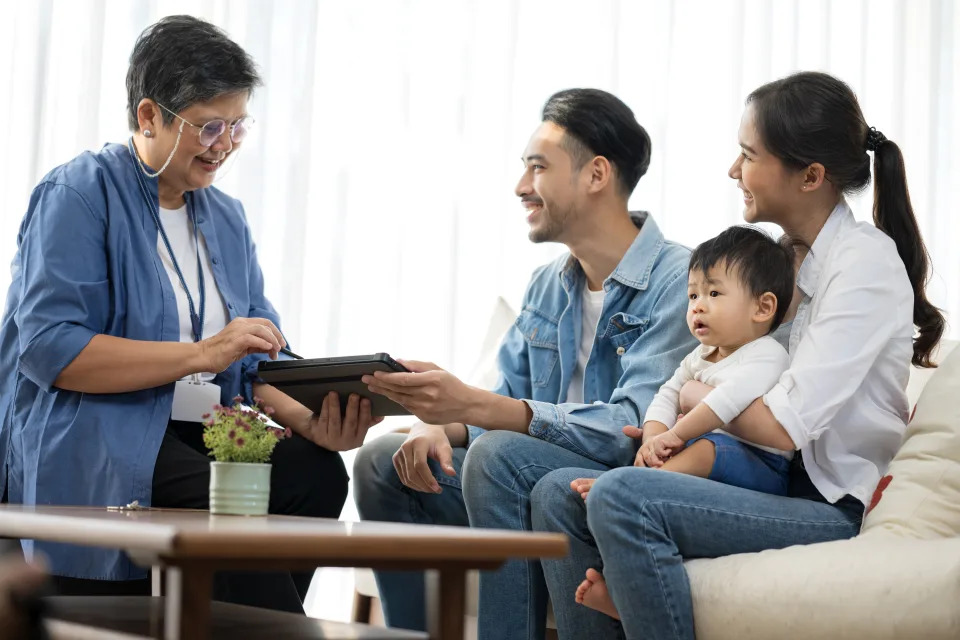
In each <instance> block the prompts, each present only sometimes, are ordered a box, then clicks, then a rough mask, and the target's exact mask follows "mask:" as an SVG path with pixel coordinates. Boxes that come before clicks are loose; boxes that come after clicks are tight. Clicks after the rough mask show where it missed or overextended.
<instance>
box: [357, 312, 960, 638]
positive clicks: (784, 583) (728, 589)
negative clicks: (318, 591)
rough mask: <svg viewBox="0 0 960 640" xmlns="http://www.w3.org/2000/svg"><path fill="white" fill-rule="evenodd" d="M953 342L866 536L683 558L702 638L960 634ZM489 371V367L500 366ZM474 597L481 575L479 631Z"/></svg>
mask: <svg viewBox="0 0 960 640" xmlns="http://www.w3.org/2000/svg"><path fill="white" fill-rule="evenodd" d="M512 317H513V316H512V314H511V313H510V312H509V308H506V309H504V305H500V306H499V307H498V311H497V312H496V313H495V315H494V318H495V320H494V322H493V323H492V325H491V335H488V336H487V340H486V342H487V343H491V342H493V343H494V344H495V342H496V341H495V340H493V338H496V337H499V335H500V334H499V333H497V331H496V330H495V329H497V328H499V327H501V326H502V323H503V321H504V320H503V319H504V318H508V321H512ZM503 330H505V328H504V329H503ZM954 346H956V345H955V343H945V344H944V345H943V346H942V348H941V352H940V359H941V361H942V362H943V363H944V364H943V366H942V367H941V369H938V370H919V369H915V370H913V372H912V375H911V379H910V385H909V387H908V395H909V396H910V399H911V404H914V403H916V402H917V401H918V399H919V404H918V408H917V412H916V415H915V417H914V420H913V421H912V422H911V425H910V428H909V429H908V432H907V436H906V438H905V440H904V445H903V447H902V449H901V451H900V453H899V454H898V455H897V458H896V459H895V460H894V462H893V463H892V464H891V467H890V471H889V474H891V475H892V476H893V481H892V482H890V485H889V486H888V487H887V489H886V491H884V492H883V498H882V499H881V500H880V502H879V504H878V505H877V507H876V508H875V509H874V510H873V511H872V512H871V513H870V514H869V515H868V516H867V518H866V519H865V522H864V531H863V532H862V533H861V534H860V535H859V536H857V537H856V538H853V539H851V540H842V541H836V542H828V543H822V544H815V545H807V546H795V547H789V548H787V549H780V550H772V551H764V552H761V553H751V554H741V555H736V556H728V557H725V558H717V559H699V560H690V561H687V562H686V563H685V566H686V568H687V572H688V574H689V576H690V583H691V589H692V592H693V601H694V617H695V621H696V633H697V638H698V639H700V640H741V639H743V638H778V639H781V638H782V639H790V638H796V639H798V640H800V639H802V640H810V639H811V638H837V639H847V638H849V639H860V638H862V639H864V640H866V639H869V640H881V639H885V638H898V639H899V638H904V639H913V638H924V639H926V638H930V639H934V638H960V350H958V351H957V352H956V353H955V354H954V356H953V357H952V358H949V359H948V358H947V356H948V354H949V352H950V351H951V350H952V349H953V347H954ZM483 364H485V365H486V367H483V369H486V371H489V368H487V367H489V366H490V361H487V362H485V363H483ZM483 369H481V370H483ZM928 382H932V384H930V385H929V386H928V387H927V388H926V390H924V387H925V386H927V383H928ZM922 391H923V393H922V394H921V392H922ZM357 591H358V593H359V594H360V595H361V596H372V597H376V596H377V592H376V583H375V581H374V580H373V575H372V573H370V572H369V571H364V570H358V572H357ZM476 593H477V581H476V575H473V576H472V578H471V581H470V585H469V590H468V603H467V606H468V621H467V622H468V624H467V628H468V633H469V634H475V633H476V630H475V627H476ZM571 597H572V594H571ZM552 622H553V621H552V618H551V619H549V620H548V626H551V627H552V626H553V625H552Z"/></svg>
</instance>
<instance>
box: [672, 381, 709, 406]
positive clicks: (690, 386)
mask: <svg viewBox="0 0 960 640" xmlns="http://www.w3.org/2000/svg"><path fill="white" fill-rule="evenodd" d="M711 391H713V387H711V386H710V385H708V384H704V383H702V382H700V381H699V380H688V381H687V382H684V383H683V386H682V387H680V412H681V413H690V412H691V411H693V410H694V409H695V408H696V406H697V405H698V404H700V403H701V402H703V399H704V398H706V397H707V394H708V393H710V392H711Z"/></svg>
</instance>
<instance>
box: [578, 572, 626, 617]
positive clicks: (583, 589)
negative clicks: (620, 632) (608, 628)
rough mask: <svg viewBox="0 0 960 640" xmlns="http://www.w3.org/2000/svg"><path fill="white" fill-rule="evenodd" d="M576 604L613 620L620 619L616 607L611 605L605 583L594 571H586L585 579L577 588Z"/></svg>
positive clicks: (611, 600)
mask: <svg viewBox="0 0 960 640" xmlns="http://www.w3.org/2000/svg"><path fill="white" fill-rule="evenodd" d="M576 599H577V603H578V604H582V605H583V606H585V607H590V608H591V609H596V610H597V611H599V612H600V613H605V614H607V615H608V616H610V617H611V618H613V619H614V620H619V619H620V614H619V613H617V607H616V605H614V604H613V599H612V598H611V597H610V592H609V591H607V583H606V581H605V580H604V579H603V576H602V575H600V572H599V571H597V570H596V569H587V579H586V580H584V581H583V582H581V583H580V586H579V587H577V595H576Z"/></svg>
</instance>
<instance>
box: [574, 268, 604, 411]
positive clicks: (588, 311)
mask: <svg viewBox="0 0 960 640" xmlns="http://www.w3.org/2000/svg"><path fill="white" fill-rule="evenodd" d="M606 294H607V292H606V291H604V290H603V289H600V291H591V290H590V287H588V286H587V283H586V282H584V283H583V291H582V292H581V294H580V348H579V349H578V350H577V366H576V367H575V368H574V369H573V376H572V377H571V378H570V387H569V388H568V389H567V402H577V403H583V371H584V369H586V368H587V360H589V359H590V354H591V353H592V352H593V343H594V342H595V341H596V339H597V323H598V322H599V321H600V314H601V313H602V312H603V297H604V296H605V295H606Z"/></svg>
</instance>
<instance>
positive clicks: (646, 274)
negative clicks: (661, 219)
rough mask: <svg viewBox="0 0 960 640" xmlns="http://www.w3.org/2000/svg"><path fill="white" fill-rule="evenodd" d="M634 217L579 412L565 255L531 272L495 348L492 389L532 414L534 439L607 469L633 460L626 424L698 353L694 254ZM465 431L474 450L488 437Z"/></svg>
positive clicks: (576, 334) (570, 272)
mask: <svg viewBox="0 0 960 640" xmlns="http://www.w3.org/2000/svg"><path fill="white" fill-rule="evenodd" d="M631 217H632V218H633V221H634V224H636V225H637V226H638V227H639V228H640V233H639V234H638V235H637V237H636V238H635V239H634V241H633V244H631V246H630V248H629V249H628V250H627V252H626V254H624V256H623V258H622V259H621V260H620V264H618V265H617V268H616V269H614V271H613V273H611V274H610V276H609V277H608V278H607V279H606V280H605V281H604V283H603V289H604V291H605V292H606V294H605V296H604V299H603V310H602V311H601V314H600V322H599V323H598V325H597V335H596V338H595V339H594V343H593V351H592V352H591V354H590V358H589V359H588V360H587V364H586V367H585V368H584V372H583V399H584V404H580V403H568V402H566V398H567V389H568V388H569V386H570V378H571V376H572V375H573V371H574V367H576V365H577V351H578V345H579V340H580V331H581V326H580V325H581V317H582V313H581V304H582V302H581V300H582V296H581V295H580V294H581V292H582V290H583V287H584V286H585V282H586V276H585V275H584V273H583V269H582V268H581V266H580V262H579V261H578V260H577V259H575V258H574V257H573V256H571V255H569V254H568V255H566V256H562V257H560V258H558V259H557V260H555V261H554V262H552V263H550V264H548V265H545V266H543V267H541V268H539V269H538V270H537V271H536V272H534V274H533V278H532V280H531V281H530V285H529V286H528V287H527V291H526V294H525V295H524V298H523V309H522V311H521V312H520V316H519V317H518V318H517V321H516V323H515V324H514V326H513V327H511V328H510V330H509V331H508V332H507V335H506V337H505V338H504V340H503V343H502V344H501V346H500V352H499V355H498V364H499V367H500V378H499V381H498V383H497V386H496V387H495V388H494V389H493V391H495V392H496V393H499V394H500V395H504V396H510V397H512V398H518V399H521V400H524V401H526V403H527V404H528V405H529V406H530V408H531V409H532V410H533V420H532V421H531V422H530V427H529V430H528V432H529V433H530V435H532V436H535V437H537V438H541V439H543V440H546V441H547V442H552V443H554V444H556V445H559V446H561V447H564V448H566V449H569V450H570V451H573V452H575V453H578V454H580V455H582V456H584V457H587V458H590V459H591V460H595V461H597V462H600V463H601V464H605V465H608V466H611V467H614V466H621V465H628V464H631V463H632V462H633V458H634V456H635V455H636V451H637V447H638V445H639V443H638V442H637V441H636V440H633V439H631V438H628V437H626V436H625V435H623V432H622V428H623V426H624V425H627V424H633V425H636V424H639V422H640V421H641V420H643V415H644V414H645V413H646V411H647V405H649V404H650V401H651V400H652V399H653V396H654V395H655V394H656V392H657V390H658V389H659V388H660V385H662V384H663V383H664V382H666V381H667V379H668V378H669V377H670V376H671V375H673V372H674V370H676V368H677V366H678V365H679V364H680V361H681V360H683V357H684V356H685V355H686V354H687V353H689V352H690V350H692V349H693V347H694V346H695V345H696V340H695V339H694V338H693V336H692V335H691V334H690V330H689V329H688V328H687V322H686V312H687V267H688V262H689V260H690V250H689V249H687V248H686V247H683V246H681V245H678V244H676V243H673V242H669V241H667V240H665V239H664V237H663V234H662V233H661V232H660V229H659V228H658V227H657V224H656V222H654V220H653V217H652V216H650V215H649V214H646V213H643V212H640V213H632V214H631ZM468 431H469V442H470V443H472V442H473V441H474V440H475V439H476V438H478V437H481V436H482V434H483V433H484V430H483V429H480V428H479V427H474V426H470V427H468ZM468 446H469V443H468Z"/></svg>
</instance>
